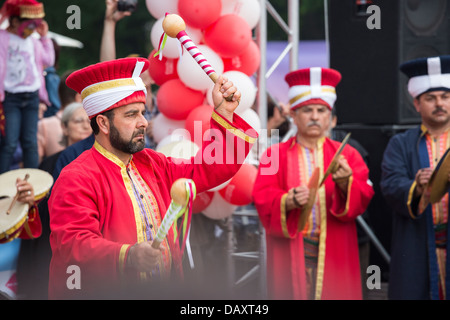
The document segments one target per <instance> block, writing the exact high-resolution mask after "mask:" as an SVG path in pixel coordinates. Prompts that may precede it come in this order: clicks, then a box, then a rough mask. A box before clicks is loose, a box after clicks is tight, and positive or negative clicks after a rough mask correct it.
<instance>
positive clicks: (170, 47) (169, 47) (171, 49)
mask: <svg viewBox="0 0 450 320" xmlns="http://www.w3.org/2000/svg"><path fill="white" fill-rule="evenodd" d="M163 20H164V17H162V18H159V19H158V20H156V21H155V23H154V24H153V27H152V30H151V32H150V41H151V43H152V46H153V48H155V49H156V50H158V48H159V40H160V39H161V35H162V34H163V33H164V29H163V27H162V22H163ZM161 45H162V43H161ZM180 52H181V43H180V41H178V39H176V38H171V37H169V36H167V39H166V44H165V45H164V49H163V50H162V55H163V56H164V57H166V58H170V59H176V58H179V57H180Z"/></svg>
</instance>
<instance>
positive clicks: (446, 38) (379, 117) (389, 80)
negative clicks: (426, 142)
mask: <svg viewBox="0 0 450 320" xmlns="http://www.w3.org/2000/svg"><path fill="white" fill-rule="evenodd" d="M371 5H373V6H374V7H372V8H371V7H370V6H371ZM327 6H328V27H329V28H328V29H329V50H330V67H331V68H334V69H336V70H338V71H340V72H341V74H342V80H341V82H340V83H339V85H338V86H337V88H336V92H337V101H336V104H335V106H336V112H337V116H338V121H339V123H363V124H414V123H420V117H419V115H418V113H417V112H416V110H415V108H414V106H413V102H412V98H411V96H410V95H409V93H408V90H407V82H408V79H407V77H406V76H405V75H403V74H402V73H401V72H400V70H399V66H400V64H401V63H403V62H405V61H408V60H411V59H415V58H420V57H428V56H437V55H443V54H449V52H450V50H449V49H450V48H449V46H450V22H449V20H450V0H372V1H370V0H367V1H361V0H339V1H337V0H328V3H327ZM367 8H369V10H367ZM374 27H375V28H374ZM376 27H379V29H377V28H376Z"/></svg>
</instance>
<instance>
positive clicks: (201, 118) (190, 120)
mask: <svg viewBox="0 0 450 320" xmlns="http://www.w3.org/2000/svg"><path fill="white" fill-rule="evenodd" d="M213 111H214V108H213V107H211V106H210V105H207V104H204V105H201V106H198V107H196V108H195V109H193V110H192V111H191V112H189V115H188V116H187V118H186V122H185V125H184V127H185V128H186V130H187V131H188V132H189V134H190V135H191V140H192V141H193V142H195V143H196V144H197V145H198V146H199V147H201V146H202V143H201V142H202V141H203V135H204V133H205V131H206V130H208V129H209V128H210V120H211V115H212V113H213ZM198 122H200V123H198ZM199 139H200V140H199ZM196 140H199V141H196Z"/></svg>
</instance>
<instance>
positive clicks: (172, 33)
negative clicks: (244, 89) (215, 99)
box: [163, 14, 233, 101]
mask: <svg viewBox="0 0 450 320" xmlns="http://www.w3.org/2000/svg"><path fill="white" fill-rule="evenodd" d="M163 29H164V32H165V33H166V34H167V35H168V36H169V37H171V38H177V39H178V40H179V41H180V43H181V44H182V45H183V47H184V48H185V49H186V51H187V52H189V54H190V55H191V56H192V57H193V58H194V60H195V61H196V62H197V63H198V65H199V66H200V67H201V68H202V69H203V71H205V73H206V74H207V75H208V77H209V78H210V79H211V80H212V82H214V83H216V81H217V79H218V78H219V76H218V75H217V73H216V71H214V68H213V67H212V66H211V64H210V63H209V62H208V60H207V59H206V58H205V56H204V55H203V54H202V53H201V52H200V50H199V49H198V47H197V46H196V45H195V43H194V41H192V39H191V38H190V37H189V35H188V34H187V33H186V31H185V29H186V24H185V23H184V20H183V18H181V17H180V16H179V15H177V14H166V17H165V18H164V20H163ZM225 99H226V100H227V101H231V99H233V94H231V95H229V96H228V97H226V98H225Z"/></svg>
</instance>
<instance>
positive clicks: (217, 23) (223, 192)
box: [146, 0, 261, 219]
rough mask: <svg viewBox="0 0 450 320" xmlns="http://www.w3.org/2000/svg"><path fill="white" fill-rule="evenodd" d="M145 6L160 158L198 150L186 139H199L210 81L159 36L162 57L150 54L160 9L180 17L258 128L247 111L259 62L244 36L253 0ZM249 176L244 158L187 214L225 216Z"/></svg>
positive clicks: (241, 201) (253, 17)
mask: <svg viewBox="0 0 450 320" xmlns="http://www.w3.org/2000/svg"><path fill="white" fill-rule="evenodd" d="M146 5H147V9H148V11H149V12H150V14H151V15H152V16H153V17H154V18H155V19H156V22H155V23H154V25H153V27H152V29H151V32H150V41H151V43H152V46H153V48H155V49H154V50H153V51H152V52H151V53H150V55H149V57H148V59H149V60H150V68H149V72H150V76H151V77H152V78H153V80H154V82H155V84H157V85H158V86H159V90H158V93H157V95H156V100H157V106H158V109H159V111H160V113H159V114H158V115H157V117H156V118H155V121H154V123H153V131H154V139H155V141H156V142H157V144H158V145H157V148H156V150H157V151H160V152H162V153H164V154H165V155H166V156H173V157H178V158H185V159H186V158H190V157H191V156H193V155H194V154H195V153H196V152H197V150H198V149H199V147H201V146H197V145H196V144H195V142H194V136H195V134H197V135H198V134H201V136H202V137H203V134H204V133H205V131H206V130H208V129H209V119H210V118H211V114H212V112H213V103H212V97H211V91H212V89H213V86H214V84H213V82H212V81H211V79H210V78H209V77H208V76H207V75H206V73H205V72H204V71H203V70H202V68H201V67H200V66H199V65H198V64H197V62H196V61H195V60H194V59H193V58H192V57H190V56H189V53H188V52H186V50H182V49H181V45H180V43H179V41H178V39H176V38H171V37H167V38H166V39H165V43H164V48H163V50H162V57H160V56H156V57H155V53H156V52H157V48H159V47H160V44H161V40H162V37H161V36H162V34H163V33H164V30H163V20H164V18H165V15H166V13H174V14H178V15H179V16H180V17H182V18H183V20H184V22H185V24H186V29H185V31H186V33H187V34H188V35H189V37H190V38H191V39H192V41H193V42H194V43H195V44H196V45H197V47H198V49H199V50H200V52H201V53H202V54H203V55H204V56H205V57H206V59H207V60H208V62H209V63H210V64H211V66H212V67H213V68H214V70H215V72H216V73H217V74H219V75H220V74H223V75H224V76H226V77H227V78H228V79H230V80H231V81H232V82H233V83H234V84H235V85H236V87H237V88H238V90H240V91H241V92H242V98H241V101H240V103H239V106H238V108H237V109H236V113H237V114H238V115H240V116H241V117H242V118H243V119H244V120H246V121H247V122H248V123H249V124H250V125H251V126H252V127H253V128H254V129H255V130H256V131H257V132H259V131H260V129H261V123H260V119H259V116H258V114H257V113H256V112H255V111H254V110H253V109H252V108H251V107H252V106H253V105H254V103H255V100H256V93H257V87H256V86H255V84H254V81H253V80H252V78H251V77H252V76H253V75H254V73H255V72H256V71H257V70H258V68H259V64H260V52H259V47H258V45H257V44H256V42H255V41H254V40H253V39H252V29H253V28H255V27H256V25H257V24H258V22H259V16H260V4H259V1H258V0H164V1H161V0H146ZM194 124H195V126H197V127H195V126H194ZM198 127H200V130H198V129H196V128H198ZM196 130H197V131H199V132H196ZM195 141H197V140H195ZM256 173H257V169H256V168H255V167H254V166H253V165H252V164H249V163H244V164H243V165H242V167H241V169H240V170H239V171H238V173H237V174H236V175H235V176H234V177H233V178H232V179H230V180H229V181H227V182H225V183H223V184H222V185H220V186H217V187H215V188H213V189H211V190H209V191H207V192H203V193H200V194H198V196H197V198H196V200H195V201H194V205H193V212H194V213H198V212H203V214H205V215H206V216H208V217H210V218H212V219H222V218H225V217H228V216H230V215H231V214H232V213H233V212H234V210H235V209H236V207H237V206H241V205H247V204H250V203H251V202H252V196H251V191H252V186H253V183H254V181H255V179H256Z"/></svg>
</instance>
